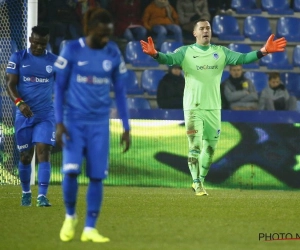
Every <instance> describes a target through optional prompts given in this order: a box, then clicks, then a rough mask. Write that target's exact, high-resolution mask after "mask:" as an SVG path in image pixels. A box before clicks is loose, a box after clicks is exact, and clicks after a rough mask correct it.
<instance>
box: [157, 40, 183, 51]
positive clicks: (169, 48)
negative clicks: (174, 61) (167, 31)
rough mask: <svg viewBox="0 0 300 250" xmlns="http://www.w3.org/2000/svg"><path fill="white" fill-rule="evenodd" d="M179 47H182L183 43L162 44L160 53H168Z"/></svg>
mask: <svg viewBox="0 0 300 250" xmlns="http://www.w3.org/2000/svg"><path fill="white" fill-rule="evenodd" d="M181 46H183V43H181V42H177V41H170V42H163V43H162V45H161V48H160V51H161V52H162V53H170V52H173V51H174V50H175V49H177V48H179V47H181Z"/></svg>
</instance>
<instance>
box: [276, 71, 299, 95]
mask: <svg viewBox="0 0 300 250" xmlns="http://www.w3.org/2000/svg"><path fill="white" fill-rule="evenodd" d="M280 79H281V81H282V82H283V84H284V85H285V87H286V89H287V90H288V91H289V93H290V94H291V95H293V96H295V97H296V98H297V99H300V84H299V83H300V74H299V73H295V72H287V73H281V74H280Z"/></svg>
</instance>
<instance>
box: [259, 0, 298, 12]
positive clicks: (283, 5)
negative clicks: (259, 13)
mask: <svg viewBox="0 0 300 250" xmlns="http://www.w3.org/2000/svg"><path fill="white" fill-rule="evenodd" d="M261 7H262V9H263V10H264V11H267V12H268V14H270V15H292V14H293V13H294V11H293V9H291V8H290V1H289V0H261Z"/></svg>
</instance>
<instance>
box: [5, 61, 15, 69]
mask: <svg viewBox="0 0 300 250" xmlns="http://www.w3.org/2000/svg"><path fill="white" fill-rule="evenodd" d="M7 68H8V69H15V68H16V64H15V63H14V62H8V64H7Z"/></svg>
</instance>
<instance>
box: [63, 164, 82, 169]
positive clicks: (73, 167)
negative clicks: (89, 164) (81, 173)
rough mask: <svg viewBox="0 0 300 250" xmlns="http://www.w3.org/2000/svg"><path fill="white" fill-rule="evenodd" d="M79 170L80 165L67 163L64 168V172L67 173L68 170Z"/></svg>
mask: <svg viewBox="0 0 300 250" xmlns="http://www.w3.org/2000/svg"><path fill="white" fill-rule="evenodd" d="M78 169H79V165H78V164H76V163H66V164H64V166H63V170H64V171H67V170H78Z"/></svg>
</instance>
